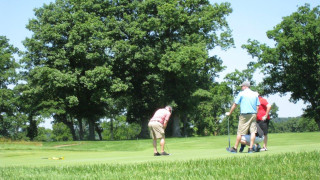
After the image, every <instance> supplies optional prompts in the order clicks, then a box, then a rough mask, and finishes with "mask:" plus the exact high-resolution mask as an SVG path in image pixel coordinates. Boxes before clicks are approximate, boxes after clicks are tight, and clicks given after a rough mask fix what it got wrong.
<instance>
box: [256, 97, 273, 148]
mask: <svg viewBox="0 0 320 180" xmlns="http://www.w3.org/2000/svg"><path fill="white" fill-rule="evenodd" d="M259 101H260V106H259V110H258V113H257V123H258V124H259V126H260V127H261V129H262V130H263V132H264V140H263V142H264V143H263V148H262V149H260V151H267V150H268V149H267V143H268V128H269V122H270V115H269V112H270V109H271V105H270V104H269V103H268V101H267V100H266V99H265V98H263V97H261V96H260V95H259Z"/></svg>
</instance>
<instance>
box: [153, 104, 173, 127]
mask: <svg viewBox="0 0 320 180" xmlns="http://www.w3.org/2000/svg"><path fill="white" fill-rule="evenodd" d="M170 116H171V113H170V112H169V111H168V110H167V109H165V108H163V109H158V110H157V111H156V112H155V113H154V115H153V117H152V118H151V119H150V121H158V122H160V123H161V124H164V121H165V120H167V121H168V120H169V118H170Z"/></svg>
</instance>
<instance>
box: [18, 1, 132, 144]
mask: <svg viewBox="0 0 320 180" xmlns="http://www.w3.org/2000/svg"><path fill="white" fill-rule="evenodd" d="M109 3H111V2H100V1H94V0H90V1H74V0H57V1H56V2H55V3H50V4H49V5H44V6H43V7H42V8H39V9H36V10H35V16H36V18H35V19H32V20H30V21H29V24H28V25H27V28H28V29H29V30H30V31H32V32H33V33H34V34H33V35H32V37H31V38H27V39H26V40H25V41H24V45H25V47H26V49H27V51H26V52H25V54H24V57H23V59H22V63H23V64H24V65H25V66H24V68H25V69H26V71H25V72H24V75H25V77H26V81H27V82H28V83H27V84H26V85H25V86H26V87H27V88H25V89H26V90H25V91H23V94H24V95H27V94H30V95H29V97H36V98H35V100H36V101H34V98H31V100H32V101H30V105H31V107H32V109H28V110H29V112H32V113H33V114H36V115H37V114H39V113H40V111H42V112H41V113H45V114H51V115H53V116H54V117H57V118H59V120H58V122H59V121H60V122H65V123H66V124H67V125H69V124H70V123H71V125H69V128H71V131H72V132H73V130H72V128H73V125H72V122H69V121H68V120H70V121H73V120H74V119H77V120H78V121H79V123H78V124H79V125H80V135H79V136H80V139H82V138H83V128H82V124H83V123H82V121H83V120H85V121H87V122H88V124H89V139H91V140H94V138H95V135H94V134H95V133H94V128H95V123H96V121H97V120H98V119H99V117H103V116H105V108H104V107H106V106H108V105H109V101H111V99H112V97H111V96H112V95H111V94H112V93H117V92H119V91H122V90H123V89H125V88H126V85H124V84H123V83H122V82H121V80H120V79H119V78H117V77H114V76H113V72H112V66H113V61H112V59H111V58H112V57H111V56H110V53H108V49H110V47H111V45H112V42H111V40H110V39H109V38H108V37H107V35H108V34H107V32H108V31H109V28H111V27H108V26H106V22H108V21H109V19H108V18H106V14H103V11H105V10H106V11H107V10H110V8H109V7H108V6H109V5H110V4H109ZM101 13H102V14H101ZM105 13H107V12H105ZM64 117H65V118H67V119H62V118H64ZM67 122H68V123H67Z"/></svg>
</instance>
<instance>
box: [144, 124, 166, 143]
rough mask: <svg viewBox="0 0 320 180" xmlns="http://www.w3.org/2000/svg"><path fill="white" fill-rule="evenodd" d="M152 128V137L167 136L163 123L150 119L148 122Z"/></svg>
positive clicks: (160, 137)
mask: <svg viewBox="0 0 320 180" xmlns="http://www.w3.org/2000/svg"><path fill="white" fill-rule="evenodd" d="M148 127H149V130H150V136H151V137H152V139H162V138H165V135H164V129H163V125H162V124H161V123H159V122H158V121H150V122H149V124H148Z"/></svg>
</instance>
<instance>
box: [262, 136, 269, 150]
mask: <svg viewBox="0 0 320 180" xmlns="http://www.w3.org/2000/svg"><path fill="white" fill-rule="evenodd" d="M267 142H268V135H264V140H263V148H265V149H267Z"/></svg>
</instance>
